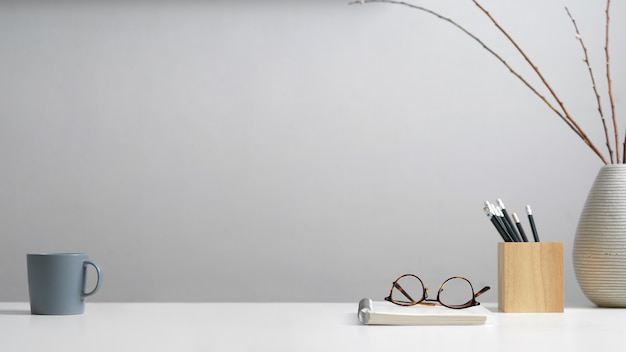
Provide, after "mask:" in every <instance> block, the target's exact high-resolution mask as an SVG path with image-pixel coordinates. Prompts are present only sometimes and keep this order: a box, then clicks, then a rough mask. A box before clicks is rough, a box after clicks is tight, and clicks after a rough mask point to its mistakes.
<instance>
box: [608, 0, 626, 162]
mask: <svg viewBox="0 0 626 352" xmlns="http://www.w3.org/2000/svg"><path fill="white" fill-rule="evenodd" d="M610 9H611V0H607V1H606V10H605V13H606V26H605V35H604V38H605V42H604V53H605V55H606V83H607V85H608V90H609V101H610V102H611V118H612V119H613V129H614V130H615V149H616V150H617V160H618V161H617V162H618V163H619V160H620V156H619V132H618V127H617V117H616V116H615V102H614V101H613V81H612V80H611V57H610V55H609V22H610V20H611V16H609V12H610V11H609V10H610ZM622 154H623V155H624V158H626V149H625V150H624V153H622ZM625 162H626V161H625V160H622V163H625Z"/></svg>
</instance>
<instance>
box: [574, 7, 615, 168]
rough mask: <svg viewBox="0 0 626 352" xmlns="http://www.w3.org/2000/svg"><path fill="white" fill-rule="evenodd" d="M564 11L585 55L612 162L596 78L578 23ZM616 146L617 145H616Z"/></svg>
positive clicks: (611, 157)
mask: <svg viewBox="0 0 626 352" xmlns="http://www.w3.org/2000/svg"><path fill="white" fill-rule="evenodd" d="M565 12H567V16H568V17H569V18H570V20H571V21H572V24H573V25H574V30H575V31H576V39H578V41H579V42H580V46H581V47H582V49H583V53H584V55H585V58H584V60H583V61H584V62H585V64H587V69H588V70H589V77H590V78H591V86H592V88H593V92H594V93H595V95H596V101H597V103H598V113H600V119H601V120H602V127H603V128H604V137H605V139H606V147H607V149H608V150H609V159H611V164H612V163H613V162H614V160H615V159H614V158H613V157H614V156H613V148H611V142H610V139H609V129H608V127H607V126H606V119H605V118H604V112H603V111H602V100H601V99H600V94H599V93H598V87H597V85H596V79H595V76H594V74H593V70H592V69H591V63H590V62H589V55H588V53H587V46H586V45H585V42H584V41H583V37H582V36H581V35H580V30H579V29H578V25H577V24H576V20H575V19H574V17H573V16H572V14H571V13H570V11H569V9H568V8H567V6H565ZM616 147H617V146H616ZM618 160H619V156H618Z"/></svg>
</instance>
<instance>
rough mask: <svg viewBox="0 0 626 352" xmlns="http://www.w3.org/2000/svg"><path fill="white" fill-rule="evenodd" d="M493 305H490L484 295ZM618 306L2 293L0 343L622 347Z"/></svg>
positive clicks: (9, 347) (185, 347)
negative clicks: (442, 309) (446, 309)
mask: <svg viewBox="0 0 626 352" xmlns="http://www.w3.org/2000/svg"><path fill="white" fill-rule="evenodd" d="M487 307H489V308H490V309H492V310H495V309H494V306H493V305H487ZM625 338H626V310H622V309H601V308H566V310H565V313H544V314H519V313H506V314H505V313H497V312H495V313H493V315H490V316H489V317H488V319H487V323H486V324H485V325H478V326H366V325H361V324H360V323H359V322H358V320H357V303H356V302H355V303H88V304H87V307H86V312H85V314H83V315H74V316H35V315H30V313H29V307H28V304H27V303H0V351H7V352H8V351H68V352H71V351H116V352H117V351H298V352H306V351H377V352H382V351H432V352H436V351H482V352H489V351H507V352H510V351H524V352H539V351H568V352H571V351H624V350H626V340H625Z"/></svg>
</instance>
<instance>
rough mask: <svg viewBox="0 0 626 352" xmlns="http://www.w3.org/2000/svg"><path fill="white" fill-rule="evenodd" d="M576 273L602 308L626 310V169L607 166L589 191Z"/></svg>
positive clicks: (576, 244)
mask: <svg viewBox="0 0 626 352" xmlns="http://www.w3.org/2000/svg"><path fill="white" fill-rule="evenodd" d="M573 259H574V271H575V272H576V279H577V280H578V284H579V285H580V288H581V289H582V291H583V293H584V294H585V295H586V296H587V298H589V300H591V301H592V302H593V303H595V304H596V305H598V306H600V307H626V165H623V164H615V165H606V166H603V167H602V168H601V169H600V171H599V172H598V175H597V176H596V179H595V181H594V183H593V186H592V187H591V190H590V191H589V195H588V196H587V201H586V202H585V206H584V207H583V210H582V213H581V215H580V219H579V221H578V228H577V230H576V237H575V239H574V251H573Z"/></svg>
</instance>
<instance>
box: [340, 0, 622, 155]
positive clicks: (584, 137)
mask: <svg viewBox="0 0 626 352" xmlns="http://www.w3.org/2000/svg"><path fill="white" fill-rule="evenodd" d="M472 1H473V2H474V4H475V5H476V6H478V7H479V8H480V9H481V10H482V11H483V13H485V14H486V15H487V16H488V17H489V18H490V19H491V21H492V23H493V24H494V25H495V26H496V27H497V28H498V29H499V30H500V31H501V32H502V33H503V34H504V35H505V36H506V37H507V39H508V40H509V42H511V43H512V44H513V45H514V46H515V47H516V48H517V50H518V51H519V52H520V53H521V54H522V56H523V57H524V59H525V60H526V62H527V63H528V64H529V65H530V66H531V67H532V68H533V70H534V71H535V73H537V75H538V76H539V78H540V79H541V81H542V83H543V84H544V86H546V88H547V89H548V91H550V93H551V94H552V96H553V98H554V99H555V100H556V101H557V103H558V104H559V106H560V108H561V110H559V109H557V108H556V107H555V106H554V105H553V104H552V103H550V101H548V100H547V99H546V98H545V97H544V96H543V95H542V94H541V93H539V91H538V90H537V89H535V88H534V87H533V86H532V85H531V84H530V83H529V82H528V81H527V80H526V79H525V78H524V77H523V76H522V75H520V74H519V73H518V72H517V71H515V70H514V69H513V68H512V67H511V66H510V65H509V64H508V63H507V62H506V61H505V60H504V59H503V58H502V57H501V56H500V55H498V54H497V53H496V52H495V51H493V50H492V49H491V48H489V47H488V46H487V45H486V44H485V43H484V42H483V41H482V40H480V39H479V38H478V37H476V36H475V35H474V34H472V33H471V32H469V31H468V30H467V29H465V28H464V27H462V26H461V25H459V24H458V23H456V22H455V21H453V20H452V19H450V18H448V17H445V16H442V15H440V14H439V13H437V12H435V11H432V10H429V9H427V8H424V7H422V6H418V5H413V4H410V3H407V2H404V1H396V0H356V1H353V2H350V3H349V4H350V5H353V4H365V3H374V2H378V3H389V4H396V5H403V6H407V7H410V8H413V9H417V10H420V11H424V12H427V13H429V14H431V15H433V16H436V17H437V18H439V19H442V20H444V21H446V22H448V23H450V24H452V25H453V26H455V27H456V28H458V29H459V30H461V31H462V32H463V33H465V34H466V35H468V36H470V37H471V38H472V39H474V40H475V41H476V42H478V43H479V44H480V45H481V46H482V47H483V48H484V49H485V50H487V51H488V52H489V53H490V54H492V55H493V56H494V57H496V58H497V59H498V61H500V62H501V63H502V64H503V65H504V66H506V68H508V69H509V71H510V72H511V73H512V74H513V75H515V76H516V77H517V78H518V79H519V80H521V81H522V82H523V83H524V85H526V87H528V88H529V89H530V90H531V91H532V92H533V93H535V95H536V96H537V97H539V98H540V99H541V100H542V101H543V102H544V103H545V104H546V105H547V106H548V107H549V108H550V109H551V110H552V111H553V112H554V113H556V114H557V115H558V116H559V117H560V118H561V119H562V120H563V121H564V122H565V123H566V124H567V125H568V126H569V127H570V128H571V129H572V130H573V131H574V133H576V134H577V135H578V136H579V137H580V138H581V139H582V140H583V142H584V143H585V144H587V146H589V147H590V148H591V149H592V150H593V152H594V153H595V154H596V155H597V156H598V157H599V158H600V160H602V162H603V163H604V164H608V162H607V160H606V159H605V157H604V155H602V153H601V152H600V151H599V150H598V148H597V147H596V146H595V145H594V144H593V142H592V141H591V140H590V139H589V137H587V135H586V134H585V133H584V131H583V130H582V128H581V127H580V126H579V125H578V123H576V121H575V120H574V119H573V118H572V117H571V115H570V114H569V112H568V111H567V109H566V108H565V105H564V104H563V103H562V102H561V100H560V99H559V97H558V96H557V95H556V93H555V92H554V90H553V89H552V87H551V86H550V85H549V84H548V82H547V81H546V80H545V78H544V77H543V75H542V74H541V72H540V71H539V69H538V68H537V66H536V65H535V64H534V63H533V62H532V61H531V60H530V59H529V58H528V56H527V55H526V53H525V52H524V51H523V50H522V49H521V48H520V47H519V45H518V44H517V43H516V42H515V40H513V38H512V37H511V36H510V35H509V34H508V33H507V32H506V31H505V30H504V29H503V28H502V27H501V26H500V24H499V23H498V22H497V21H496V20H495V19H494V18H493V17H492V16H491V14H490V13H489V12H488V11H487V10H486V9H484V8H483V7H482V6H481V5H480V4H479V3H478V2H477V1H476V0H472ZM624 145H625V150H626V141H625V143H624Z"/></svg>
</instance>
